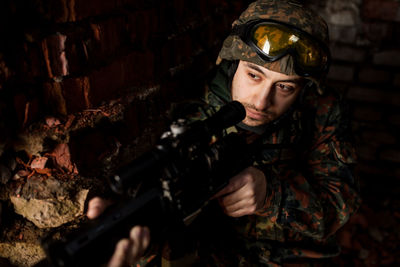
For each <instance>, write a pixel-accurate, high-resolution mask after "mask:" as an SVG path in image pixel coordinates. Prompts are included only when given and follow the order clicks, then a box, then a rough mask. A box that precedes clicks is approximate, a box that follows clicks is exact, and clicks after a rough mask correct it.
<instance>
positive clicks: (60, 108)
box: [43, 81, 68, 115]
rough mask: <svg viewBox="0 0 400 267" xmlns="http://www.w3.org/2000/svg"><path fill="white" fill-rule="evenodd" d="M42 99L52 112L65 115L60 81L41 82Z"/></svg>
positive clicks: (65, 107) (65, 108) (65, 110)
mask: <svg viewBox="0 0 400 267" xmlns="http://www.w3.org/2000/svg"><path fill="white" fill-rule="evenodd" d="M43 100H44V103H45V104H46V106H47V109H49V110H50V111H51V112H52V113H55V114H61V115H67V114H68V113H67V106H66V103H65V99H64V95H63V92H62V85H61V83H60V82H55V81H53V82H46V83H44V84H43Z"/></svg>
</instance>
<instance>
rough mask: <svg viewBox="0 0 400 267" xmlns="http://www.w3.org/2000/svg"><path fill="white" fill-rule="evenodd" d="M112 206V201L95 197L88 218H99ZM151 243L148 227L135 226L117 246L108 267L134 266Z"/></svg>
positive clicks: (91, 202)
mask: <svg viewBox="0 0 400 267" xmlns="http://www.w3.org/2000/svg"><path fill="white" fill-rule="evenodd" d="M110 205H111V201H108V200H105V199H102V198H99V197H95V198H93V199H91V200H90V201H89V204H88V211H87V217H88V218H89V219H94V218H97V217H98V216H99V215H100V214H102V213H103V212H104V210H105V209H106V208H107V207H108V206H110ZM149 243H150V232H149V229H148V228H147V227H142V226H134V227H133V228H132V229H131V231H130V234H129V237H127V238H124V239H121V240H120V241H119V242H118V243H117V245H116V246H115V251H114V254H113V256H112V257H111V259H110V261H109V262H108V265H107V266H108V267H123V266H132V265H133V264H134V263H135V262H136V261H138V260H139V259H140V257H141V256H142V255H143V254H144V252H145V251H146V249H147V247H148V246H149Z"/></svg>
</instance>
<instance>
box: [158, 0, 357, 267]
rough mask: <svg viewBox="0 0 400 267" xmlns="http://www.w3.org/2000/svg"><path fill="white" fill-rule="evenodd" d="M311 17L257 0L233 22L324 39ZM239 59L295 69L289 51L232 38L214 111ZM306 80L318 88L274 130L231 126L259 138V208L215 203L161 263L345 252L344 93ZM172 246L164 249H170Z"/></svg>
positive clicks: (270, 260)
mask: <svg viewBox="0 0 400 267" xmlns="http://www.w3.org/2000/svg"><path fill="white" fill-rule="evenodd" d="M278 2H279V3H278ZM276 5H279V8H277V7H276ZM282 7H284V8H283V9H282ZM282 10H283V11H282ZM309 16H310V15H309V13H304V12H303V11H302V9H301V8H298V7H297V6H296V5H295V6H293V5H292V4H289V3H286V1H274V0H268V1H257V2H256V3H254V4H252V5H250V6H249V8H248V9H247V10H246V11H245V12H244V13H243V14H242V16H241V17H240V18H239V20H237V21H235V22H234V25H235V24H240V23H245V22H246V21H248V20H250V19H254V18H260V17H265V18H274V19H278V20H284V21H286V22H290V23H291V24H295V25H297V26H298V27H299V28H301V29H304V30H305V31H307V32H309V33H311V34H313V35H317V36H318V35H320V36H318V37H319V38H321V39H322V40H327V32H326V31H325V30H326V25H325V24H324V23H323V20H322V19H321V20H320V19H319V17H318V16H316V17H312V18H311V17H309ZM316 21H317V22H318V23H315V22H316ZM238 59H240V60H246V61H250V62H253V63H256V64H258V65H261V66H264V67H267V68H269V69H271V70H274V71H279V72H281V73H285V74H294V73H293V72H294V70H293V68H292V67H291V64H290V61H291V59H290V56H286V57H285V58H284V59H281V60H279V61H277V62H264V61H262V60H261V59H260V58H259V57H258V56H257V55H256V54H255V53H254V52H253V51H252V50H251V49H249V48H248V47H247V45H246V44H244V43H243V42H242V41H241V40H240V39H238V38H237V37H236V36H230V37H228V38H227V40H226V41H225V43H224V47H223V49H222V50H221V52H220V55H219V59H218V62H217V63H218V64H220V67H219V70H218V73H217V75H216V77H215V78H214V80H213V81H212V82H211V83H210V84H209V85H208V91H207V93H206V97H205V101H206V103H207V104H208V105H209V106H208V109H207V110H208V111H209V112H211V113H212V112H213V111H215V110H218V109H219V107H221V106H222V105H224V104H225V103H227V102H229V101H231V95H230V81H231V79H232V74H229V65H230V64H231V63H230V62H231V61H233V60H238ZM309 79H311V80H312V81H313V82H314V86H311V87H309V88H305V89H306V90H305V92H304V95H302V97H301V98H302V99H301V101H298V103H297V104H296V106H295V108H294V109H293V110H292V111H291V112H290V113H289V114H288V115H287V116H286V118H285V119H284V120H283V121H282V122H281V123H280V125H279V127H278V128H277V129H273V130H271V131H268V129H267V130H266V131H265V129H264V132H263V133H262V134H261V135H258V134H255V133H252V131H251V129H250V131H248V130H249V129H243V128H241V127H237V126H236V127H232V128H230V129H228V131H229V132H231V131H237V132H248V133H249V134H250V135H253V134H254V135H258V137H259V138H262V141H263V142H262V143H263V147H261V148H260V149H262V157H261V158H259V159H258V160H256V162H254V166H255V167H256V168H258V169H260V170H262V171H263V172H264V174H265V177H266V180H267V196H266V201H265V205H264V207H263V208H262V210H260V211H258V212H257V214H256V215H250V216H243V217H240V218H231V217H228V216H226V215H224V214H223V213H222V212H221V210H220V209H218V207H217V205H210V206H209V208H208V210H206V211H205V212H204V213H203V214H202V215H201V216H200V218H197V219H196V220H195V222H194V223H193V225H192V226H191V227H189V228H188V229H187V230H186V232H185V233H184V234H183V235H185V236H183V237H182V238H181V239H180V240H179V241H178V242H177V243H181V244H184V245H183V248H182V246H179V245H178V247H180V250H182V251H183V253H182V255H185V256H184V257H180V258H179V259H178V260H173V258H174V257H173V256H172V257H171V253H164V256H165V257H164V258H163V259H162V262H163V266H188V265H196V266H260V265H267V266H276V265H281V264H284V263H290V262H293V261H295V262H296V261H297V260H299V259H307V261H309V260H310V259H321V258H328V257H333V256H335V255H337V254H338V253H339V252H340V249H339V247H338V246H337V244H336V241H335V235H334V234H335V232H336V231H337V230H338V229H339V228H340V227H342V226H343V225H344V224H345V223H346V222H347V221H348V219H349V217H350V216H351V214H353V213H354V212H355V210H356V209H357V208H358V206H359V204H360V198H359V195H358V192H357V181H356V179H355V176H354V175H353V167H354V164H355V153H354V149H353V147H352V145H351V135H350V129H349V121H348V114H346V108H345V105H344V104H343V102H342V100H341V98H340V97H339V95H338V94H336V93H335V92H334V91H333V90H328V89H325V90H323V89H324V88H323V87H322V85H321V83H320V80H318V79H316V78H315V77H311V78H309ZM206 113H207V112H206ZM267 126H268V125H267ZM173 246H174V244H172V248H171V247H170V248H168V249H167V250H164V252H171V251H172V250H173V249H174V248H173ZM182 255H180V256H182ZM166 258H168V260H167V259H166ZM175 259H176V257H175ZM189 262H190V263H189Z"/></svg>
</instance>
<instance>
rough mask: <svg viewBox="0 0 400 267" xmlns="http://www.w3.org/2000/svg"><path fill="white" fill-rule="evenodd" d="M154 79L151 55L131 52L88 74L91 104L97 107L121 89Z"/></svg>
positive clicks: (152, 57)
mask: <svg viewBox="0 0 400 267" xmlns="http://www.w3.org/2000/svg"><path fill="white" fill-rule="evenodd" d="M154 78H155V77H154V56H153V54H152V53H151V52H150V51H145V52H143V53H138V52H133V53H131V54H129V55H126V56H123V57H121V58H120V59H118V60H116V61H114V62H112V63H111V64H109V65H107V66H105V67H103V68H101V69H98V70H96V71H94V72H93V73H91V74H90V76H89V79H90V99H91V103H92V104H93V105H97V104H99V103H100V102H101V101H103V100H106V99H109V98H110V97H113V96H115V95H116V93H117V92H118V91H120V90H121V89H125V88H127V87H132V86H138V85H140V84H146V83H149V81H151V80H154Z"/></svg>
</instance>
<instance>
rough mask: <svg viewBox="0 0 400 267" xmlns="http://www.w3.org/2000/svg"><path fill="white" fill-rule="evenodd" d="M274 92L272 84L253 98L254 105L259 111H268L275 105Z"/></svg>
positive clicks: (263, 88) (261, 89)
mask: <svg viewBox="0 0 400 267" xmlns="http://www.w3.org/2000/svg"><path fill="white" fill-rule="evenodd" d="M273 94H274V90H273V88H272V84H268V85H266V86H264V87H262V88H260V90H258V91H257V93H256V94H254V96H253V98H254V99H253V104H254V106H255V107H256V109H257V110H260V111H263V110H267V109H268V108H269V107H270V106H271V105H272V104H273Z"/></svg>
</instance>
